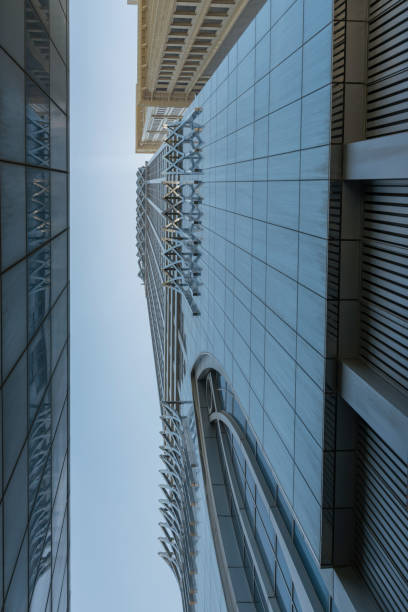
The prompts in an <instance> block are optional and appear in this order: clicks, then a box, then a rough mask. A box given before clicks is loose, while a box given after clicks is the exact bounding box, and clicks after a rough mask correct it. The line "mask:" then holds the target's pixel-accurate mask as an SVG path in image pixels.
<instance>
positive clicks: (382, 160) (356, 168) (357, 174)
mask: <svg viewBox="0 0 408 612" xmlns="http://www.w3.org/2000/svg"><path fill="white" fill-rule="evenodd" d="M343 178H344V180H346V181H364V180H370V179H371V180H374V179H375V180H378V179H406V178H408V132H403V133H401V134H392V135H391V136H381V137H379V138H370V139H368V140H359V141H357V142H351V143H350V144H347V145H345V146H344V162H343Z"/></svg>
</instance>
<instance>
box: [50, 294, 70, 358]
mask: <svg viewBox="0 0 408 612" xmlns="http://www.w3.org/2000/svg"><path fill="white" fill-rule="evenodd" d="M51 325H52V367H53V368H54V366H55V364H56V363H57V360H58V357H59V354H60V352H61V349H62V347H63V346H64V344H65V342H66V340H67V335H68V290H67V289H65V291H63V293H62V294H61V296H60V297H59V299H58V300H57V302H56V304H55V306H54V308H53V309H52V311H51Z"/></svg>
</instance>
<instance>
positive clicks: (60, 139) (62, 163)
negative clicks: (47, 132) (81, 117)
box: [51, 102, 67, 170]
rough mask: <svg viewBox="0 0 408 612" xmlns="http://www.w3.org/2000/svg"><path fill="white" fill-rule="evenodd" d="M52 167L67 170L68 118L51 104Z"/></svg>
mask: <svg viewBox="0 0 408 612" xmlns="http://www.w3.org/2000/svg"><path fill="white" fill-rule="evenodd" d="M51 166H52V167H53V168H57V169H58V170H66V168H67V118H66V116H65V115H64V113H63V112H62V111H60V110H59V108H58V107H57V106H56V105H55V104H54V103H53V102H51Z"/></svg>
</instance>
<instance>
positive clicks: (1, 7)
mask: <svg viewBox="0 0 408 612" xmlns="http://www.w3.org/2000/svg"><path fill="white" fill-rule="evenodd" d="M0 45H1V46H2V47H3V48H4V49H5V50H6V51H7V53H9V54H10V55H11V56H12V57H13V58H14V59H15V60H16V61H17V62H18V63H19V64H20V65H21V66H23V64H24V0H1V2H0Z"/></svg>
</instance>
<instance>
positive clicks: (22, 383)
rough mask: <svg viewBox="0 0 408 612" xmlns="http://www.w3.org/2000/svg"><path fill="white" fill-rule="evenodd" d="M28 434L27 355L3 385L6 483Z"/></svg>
mask: <svg viewBox="0 0 408 612" xmlns="http://www.w3.org/2000/svg"><path fill="white" fill-rule="evenodd" d="M26 435H27V356H26V353H24V355H23V357H22V358H21V359H20V361H19V362H18V364H17V366H16V367H15V368H14V370H13V371H12V373H11V374H10V376H9V377H8V379H7V381H6V383H5V384H4V387H3V460H4V484H6V483H7V482H8V479H9V478H10V475H11V472H12V470H13V468H14V465H15V462H16V460H17V457H18V454H19V452H20V450H21V447H22V446H23V444H24V440H25V438H26Z"/></svg>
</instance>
